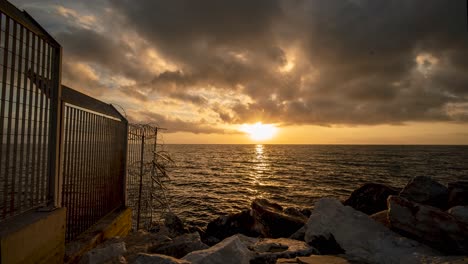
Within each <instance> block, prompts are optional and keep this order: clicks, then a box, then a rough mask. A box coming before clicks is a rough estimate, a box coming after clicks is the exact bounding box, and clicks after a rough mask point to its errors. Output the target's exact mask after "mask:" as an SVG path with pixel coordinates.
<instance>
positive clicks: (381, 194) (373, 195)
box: [343, 183, 400, 215]
mask: <svg viewBox="0 0 468 264" xmlns="http://www.w3.org/2000/svg"><path fill="white" fill-rule="evenodd" d="M399 191H400V190H399V189H396V188H393V187H390V186H387V185H384V184H378V183H366V184H364V185H362V186H361V187H359V188H358V189H356V190H354V191H353V193H351V195H350V196H349V198H348V199H346V201H344V202H343V204H344V205H348V206H351V207H352V208H354V209H356V210H358V211H361V212H363V213H365V214H368V215H371V214H375V213H377V212H380V211H382V210H386V209H387V198H388V196H390V195H395V194H398V192H399Z"/></svg>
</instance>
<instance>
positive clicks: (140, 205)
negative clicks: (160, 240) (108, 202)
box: [127, 124, 157, 229]
mask: <svg viewBox="0 0 468 264" xmlns="http://www.w3.org/2000/svg"><path fill="white" fill-rule="evenodd" d="M156 146H157V128H155V127H151V126H148V125H135V124H131V125H129V130H128V155H127V171H128V174H127V206H129V207H130V208H132V213H133V221H132V223H133V228H134V229H139V228H140V227H143V228H148V227H149V225H150V224H151V221H152V195H151V191H152V184H153V182H152V179H151V175H153V174H154V169H155V168H154V166H153V165H152V162H153V160H154V159H155V153H156Z"/></svg>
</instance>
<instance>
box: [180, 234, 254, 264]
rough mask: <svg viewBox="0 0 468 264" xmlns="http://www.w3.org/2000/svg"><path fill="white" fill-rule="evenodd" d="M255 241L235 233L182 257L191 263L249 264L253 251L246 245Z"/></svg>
mask: <svg viewBox="0 0 468 264" xmlns="http://www.w3.org/2000/svg"><path fill="white" fill-rule="evenodd" d="M256 241H257V240H256V239H255V238H250V237H246V236H244V235H235V236H232V237H228V238H226V239H224V240H223V241H221V242H219V243H218V244H216V245H214V246H212V247H210V248H208V249H204V250H198V251H193V252H191V253H189V254H187V255H186V256H185V257H183V258H182V259H183V260H187V261H189V262H192V263H193V264H249V263H250V260H251V259H252V258H253V257H254V256H255V253H254V252H253V251H251V250H249V248H248V246H250V245H253V244H254V243H255V242H256Z"/></svg>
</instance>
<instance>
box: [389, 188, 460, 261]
mask: <svg viewBox="0 0 468 264" xmlns="http://www.w3.org/2000/svg"><path fill="white" fill-rule="evenodd" d="M388 206H389V211H388V219H389V221H390V226H391V227H392V228H395V229H399V230H401V231H404V232H406V233H408V234H410V235H411V236H413V237H415V238H417V239H418V240H420V241H424V242H425V243H426V244H429V245H431V246H432V247H434V248H436V249H439V250H441V251H444V252H446V253H455V254H460V253H461V254H468V239H467V237H468V225H467V224H466V223H463V222H461V221H459V220H457V218H455V217H454V216H452V215H451V214H449V213H446V212H443V211H441V210H439V209H438V208H435V207H432V206H427V205H422V204H418V203H415V202H412V201H410V200H408V199H405V198H403V197H398V196H390V197H389V198H388Z"/></svg>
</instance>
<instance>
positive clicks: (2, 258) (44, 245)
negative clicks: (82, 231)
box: [0, 208, 66, 263]
mask: <svg viewBox="0 0 468 264" xmlns="http://www.w3.org/2000/svg"><path fill="white" fill-rule="evenodd" d="M65 217H66V210H65V208H58V209H55V210H53V211H50V212H30V213H25V214H22V215H19V216H16V217H14V218H13V219H10V220H9V221H7V222H5V223H2V224H1V227H0V263H63V256H64V250H65Z"/></svg>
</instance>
